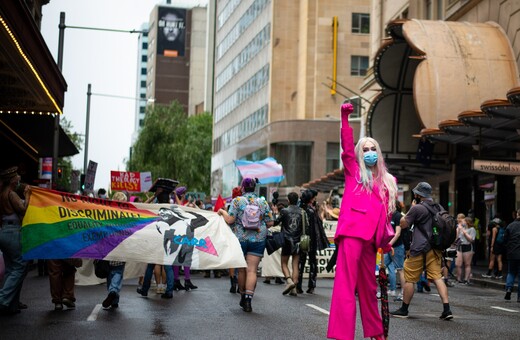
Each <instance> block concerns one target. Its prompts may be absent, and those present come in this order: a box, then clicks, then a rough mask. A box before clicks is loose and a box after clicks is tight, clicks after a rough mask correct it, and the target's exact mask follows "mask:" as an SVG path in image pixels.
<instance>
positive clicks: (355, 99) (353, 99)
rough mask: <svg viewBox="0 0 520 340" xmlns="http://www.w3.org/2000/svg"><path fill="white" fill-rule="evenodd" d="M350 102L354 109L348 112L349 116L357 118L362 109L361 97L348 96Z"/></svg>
mask: <svg viewBox="0 0 520 340" xmlns="http://www.w3.org/2000/svg"><path fill="white" fill-rule="evenodd" d="M350 103H351V104H352V106H353V107H354V111H353V112H352V113H351V114H350V117H351V118H359V117H361V109H362V107H361V104H362V103H363V102H362V101H361V98H359V97H351V98H350Z"/></svg>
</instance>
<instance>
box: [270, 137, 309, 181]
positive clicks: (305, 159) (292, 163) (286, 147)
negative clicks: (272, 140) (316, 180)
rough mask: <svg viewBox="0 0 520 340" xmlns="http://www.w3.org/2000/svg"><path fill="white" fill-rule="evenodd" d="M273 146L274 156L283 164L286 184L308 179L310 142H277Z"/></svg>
mask: <svg viewBox="0 0 520 340" xmlns="http://www.w3.org/2000/svg"><path fill="white" fill-rule="evenodd" d="M273 147H274V158H276V160H277V161H278V163H280V164H282V166H283V171H284V173H285V178H286V181H287V184H286V185H287V186H296V185H302V184H303V183H307V182H308V181H310V179H311V154H312V142H292V143H277V144H273Z"/></svg>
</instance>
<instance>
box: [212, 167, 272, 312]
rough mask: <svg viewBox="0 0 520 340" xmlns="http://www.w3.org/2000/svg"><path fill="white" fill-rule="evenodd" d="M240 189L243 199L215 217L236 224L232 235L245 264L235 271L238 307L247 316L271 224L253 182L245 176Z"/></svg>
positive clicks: (267, 205)
mask: <svg viewBox="0 0 520 340" xmlns="http://www.w3.org/2000/svg"><path fill="white" fill-rule="evenodd" d="M241 186H242V192H243V196H239V197H237V198H235V199H233V201H232V202H231V205H230V207H229V212H227V211H226V210H224V209H219V211H218V214H219V215H221V216H222V217H224V220H225V221H226V223H227V224H230V225H231V224H233V223H235V235H236V236H237V238H238V240H239V241H240V246H241V247H242V252H243V253H244V256H245V259H246V263H247V268H239V269H238V287H239V289H240V293H241V299H240V307H242V309H243V310H244V312H249V313H250V312H252V311H253V308H252V306H251V301H252V299H253V295H254V294H255V288H256V281H257V276H256V275H257V274H256V273H257V270H258V264H259V263H260V260H261V259H262V257H263V256H264V250H265V238H266V236H267V228H268V227H271V226H272V225H273V223H274V221H273V214H272V212H271V209H270V208H269V204H268V203H267V201H266V200H265V199H260V198H258V197H257V196H256V194H255V187H256V181H255V179H253V178H249V177H246V178H244V179H243V180H242V185H241ZM251 211H256V213H259V215H256V217H257V219H256V221H255V219H254V218H253V216H252V214H250V213H248V212H251ZM255 222H257V223H256V224H255Z"/></svg>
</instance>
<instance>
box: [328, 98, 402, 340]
mask: <svg viewBox="0 0 520 340" xmlns="http://www.w3.org/2000/svg"><path fill="white" fill-rule="evenodd" d="M352 111H353V107H352V104H350V103H344V104H343V105H342V106H341V146H342V148H343V153H342V154H341V159H342V161H343V167H344V173H345V191H344V194H343V200H342V202H341V212H340V216H339V219H338V225H337V229H336V235H335V236H334V241H335V243H336V246H337V247H338V250H337V252H338V254H337V255H338V257H337V262H336V275H335V279H334V289H333V291H332V302H331V306H330V317H329V328H328V332H327V336H328V337H329V338H333V339H354V337H355V331H356V292H357V294H358V298H359V309H360V311H361V320H362V322H363V333H364V336H365V337H367V338H368V337H370V338H373V339H384V335H383V324H382V320H381V315H380V314H379V311H378V301H377V296H376V293H377V284H376V277H375V274H374V273H375V265H376V252H377V248H383V249H385V250H388V249H390V246H389V244H388V242H389V241H390V240H391V239H392V237H393V236H394V232H393V229H392V227H391V226H390V218H391V216H392V213H393V211H394V210H395V200H396V198H397V185H396V182H395V178H394V177H393V176H392V175H390V174H389V173H388V172H387V169H386V166H385V162H384V159H383V155H382V154H381V148H380V147H379V144H378V143H377V141H376V140H374V139H373V138H366V137H365V138H361V139H360V140H359V141H358V143H357V145H356V147H355V148H354V141H353V133H352V128H351V127H350V126H349V124H348V116H349V114H350V113H352Z"/></svg>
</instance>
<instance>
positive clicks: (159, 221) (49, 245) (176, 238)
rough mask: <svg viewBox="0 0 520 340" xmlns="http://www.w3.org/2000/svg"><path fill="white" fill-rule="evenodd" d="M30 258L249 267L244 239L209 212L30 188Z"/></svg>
mask: <svg viewBox="0 0 520 340" xmlns="http://www.w3.org/2000/svg"><path fill="white" fill-rule="evenodd" d="M22 252H23V257H24V259H26V260H30V259H61V258H90V259H106V260H112V261H132V262H144V263H157V264H174V265H184V266H191V267H192V268H194V269H225V268H239V267H245V266H246V264H245V261H244V257H243V255H242V250H241V248H240V243H239V242H238V240H237V238H236V237H235V236H234V235H233V233H232V232H231V230H230V228H229V226H228V225H227V224H226V223H225V221H224V219H223V218H222V217H221V216H219V215H217V214H216V213H214V212H211V211H205V210H200V209H196V208H187V207H182V206H177V205H170V204H144V203H130V202H119V201H111V200H104V199H98V198H91V197H88V196H81V195H74V194H69V193H63V192H58V191H53V190H48V189H42V188H38V187H31V196H30V199H29V207H28V209H27V212H26V214H25V217H24V219H23V223H22Z"/></svg>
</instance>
